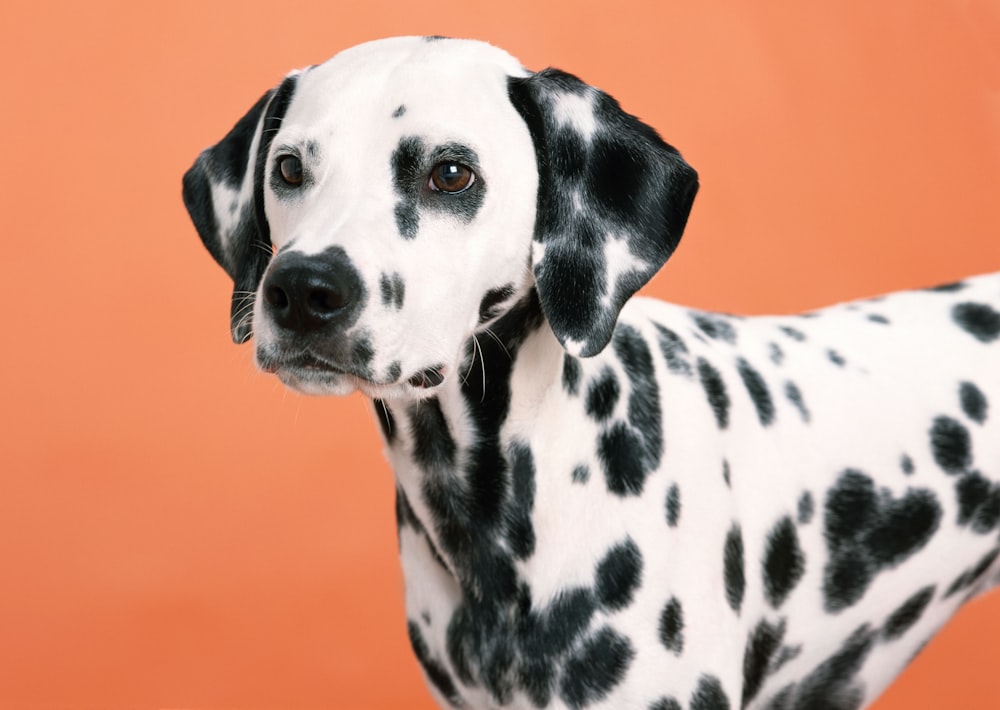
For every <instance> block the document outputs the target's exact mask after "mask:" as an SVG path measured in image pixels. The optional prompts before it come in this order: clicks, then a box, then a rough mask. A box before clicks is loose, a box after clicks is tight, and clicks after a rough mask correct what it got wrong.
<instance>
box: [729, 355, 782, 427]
mask: <svg viewBox="0 0 1000 710" xmlns="http://www.w3.org/2000/svg"><path fill="white" fill-rule="evenodd" d="M736 367H737V369H738V370H739V373H740V377H741V378H742V379H743V384H744V386H745V387H746V388H747V392H749V393H750V399H751V400H753V406H754V409H756V410H757V418H758V419H759V420H760V423H761V424H763V425H764V426H769V425H770V424H771V422H773V421H774V402H773V401H772V400H771V393H770V391H769V390H768V389H767V383H765V382H764V378H763V377H761V376H760V373H759V372H757V371H756V370H755V369H754V368H753V367H752V366H751V365H750V363H748V362H747V361H746V360H744V359H743V358H740V359H739V360H737V362H736Z"/></svg>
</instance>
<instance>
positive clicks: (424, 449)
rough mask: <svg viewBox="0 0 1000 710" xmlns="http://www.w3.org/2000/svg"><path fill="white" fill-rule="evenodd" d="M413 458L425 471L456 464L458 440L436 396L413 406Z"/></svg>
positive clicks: (411, 417) (411, 422) (410, 413)
mask: <svg viewBox="0 0 1000 710" xmlns="http://www.w3.org/2000/svg"><path fill="white" fill-rule="evenodd" d="M407 413H408V415H409V418H410V426H411V428H412V432H413V458H414V459H415V460H416V461H417V463H418V464H420V466H422V467H423V468H424V469H427V470H430V469H446V468H450V467H451V466H453V465H454V463H455V452H456V446H455V440H454V439H452V437H451V432H450V431H449V429H448V421H447V420H446V419H445V417H444V412H442V411H441V403H440V402H439V401H438V399H437V397H431V398H429V399H426V400H423V401H421V402H417V403H415V404H412V405H410V408H409V410H408V412H407Z"/></svg>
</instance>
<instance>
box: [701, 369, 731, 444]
mask: <svg viewBox="0 0 1000 710" xmlns="http://www.w3.org/2000/svg"><path fill="white" fill-rule="evenodd" d="M698 377H699V378H700V379H701V386H702V387H704V388H705V394H706V395H707V396H708V404H709V406H710V407H711V408H712V413H713V414H715V422H716V424H718V425H719V428H720V429H725V428H726V427H728V426H729V395H728V394H727V393H726V383H725V382H723V381H722V376H721V375H720V374H719V371H718V370H716V369H715V368H714V367H712V365H711V364H710V363H709V362H708V360H705V359H704V358H698Z"/></svg>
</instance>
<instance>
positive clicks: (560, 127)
mask: <svg viewBox="0 0 1000 710" xmlns="http://www.w3.org/2000/svg"><path fill="white" fill-rule="evenodd" d="M508 89H509V94H510V99H511V101H512V102H513V104H514V107H515V108H516V109H517V111H518V112H519V113H520V114H521V116H522V117H523V118H524V120H525V122H526V123H527V124H528V130H529V131H530V133H531V138H532V140H533V142H534V145H535V155H536V159H537V162H538V202H537V216H536V218H535V219H536V222H535V236H534V243H533V245H532V268H533V270H534V274H535V284H536V287H537V289H538V296H539V300H540V301H541V304H542V310H543V312H544V313H545V317H546V319H547V320H548V322H549V325H550V326H551V327H552V330H553V332H554V333H555V335H556V337H557V338H558V339H559V342H560V343H562V345H563V347H564V348H566V350H567V351H569V352H570V353H572V354H575V355H581V356H583V357H589V356H591V355H596V354H597V353H598V352H600V351H601V350H603V349H604V347H605V346H606V345H607V344H608V342H609V341H610V340H611V335H612V333H613V332H614V328H615V323H616V321H617V319H618V313H619V311H620V310H621V308H622V306H623V305H624V304H625V301H627V300H628V299H629V298H630V297H631V296H632V294H634V293H635V292H636V291H638V290H639V288H641V287H642V286H643V285H644V284H645V283H646V282H647V281H649V279H650V278H651V277H652V276H653V274H655V273H656V272H657V271H658V270H659V268H660V267H661V266H663V264H664V262H666V260H667V258H668V257H669V256H670V255H671V254H672V253H673V251H674V249H675V248H676V247H677V244H678V242H679V241H680V238H681V233H682V232H683V231H684V225H685V224H686V223H687V218H688V214H689V213H690V211H691V204H692V202H693V201H694V196H695V193H696V192H697V191H698V174H697V173H696V172H695V170H694V169H693V168H692V167H691V166H690V165H688V164H687V163H685V162H684V160H683V159H682V158H681V156H680V154H679V153H678V152H677V151H676V150H675V149H674V148H672V147H671V146H669V145H667V144H666V143H664V142H663V140H661V139H660V137H659V135H657V133H656V131H655V130H653V129H652V128H651V127H649V126H647V125H646V124H644V123H642V122H641V121H639V119H637V118H635V117H634V116H632V115H629V114H627V113H625V112H624V111H622V109H621V107H620V106H619V105H618V102H617V101H615V100H614V99H613V98H612V97H610V96H608V95H607V94H605V93H603V92H602V91H599V90H598V89H595V88H594V87H592V86H589V85H587V84H585V83H584V82H582V81H580V80H579V79H577V78H576V77H575V76H572V75H571V74H567V73H565V72H562V71H559V70H557V69H546V70H544V71H541V72H538V73H536V74H532V75H530V76H527V77H523V78H521V77H512V78H511V79H510V80H509V86H508Z"/></svg>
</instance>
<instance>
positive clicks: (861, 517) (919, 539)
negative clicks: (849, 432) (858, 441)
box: [823, 469, 941, 612]
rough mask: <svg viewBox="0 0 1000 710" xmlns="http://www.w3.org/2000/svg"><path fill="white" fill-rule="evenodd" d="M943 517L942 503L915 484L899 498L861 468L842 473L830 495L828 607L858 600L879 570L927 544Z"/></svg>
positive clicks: (832, 608)
mask: <svg viewBox="0 0 1000 710" xmlns="http://www.w3.org/2000/svg"><path fill="white" fill-rule="evenodd" d="M940 520H941V506H940V505H939V504H938V502H937V499H936V498H935V497H934V494H933V493H932V492H931V491H929V490H927V489H913V488H911V489H908V490H907V491H906V493H905V494H904V495H903V496H901V497H899V498H895V499H894V498H893V497H892V494H891V493H890V492H889V491H888V490H885V491H882V492H881V493H877V492H876V490H875V485H874V483H873V482H872V480H871V478H869V477H868V476H866V475H865V474H863V473H861V472H860V471H855V470H852V469H848V470H846V471H845V472H844V473H843V474H841V476H840V478H839V479H838V480H837V483H836V484H835V485H834V486H833V488H831V489H830V492H829V493H828V494H827V499H826V522H825V528H824V534H825V537H826V542H827V546H828V548H829V552H830V559H829V562H828V563H827V567H826V571H825V574H824V582H823V591H824V594H825V596H826V602H825V605H826V609H827V611H831V612H837V611H840V610H842V609H845V608H847V607H849V606H851V605H852V604H854V603H855V602H857V601H858V600H859V599H860V598H861V597H862V596H863V595H864V593H865V591H866V590H867V589H868V585H869V584H870V583H871V581H872V579H873V578H874V576H875V574H876V573H877V572H878V571H879V570H881V569H885V568H892V567H895V566H896V565H898V564H899V563H900V562H902V561H903V560H905V559H906V558H907V557H909V556H910V555H912V554H913V553H914V552H916V551H918V550H920V549H921V548H923V546H924V545H926V544H927V541H928V540H930V538H931V536H932V535H933V534H934V532H935V531H936V530H937V528H938V525H939V523H940Z"/></svg>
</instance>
